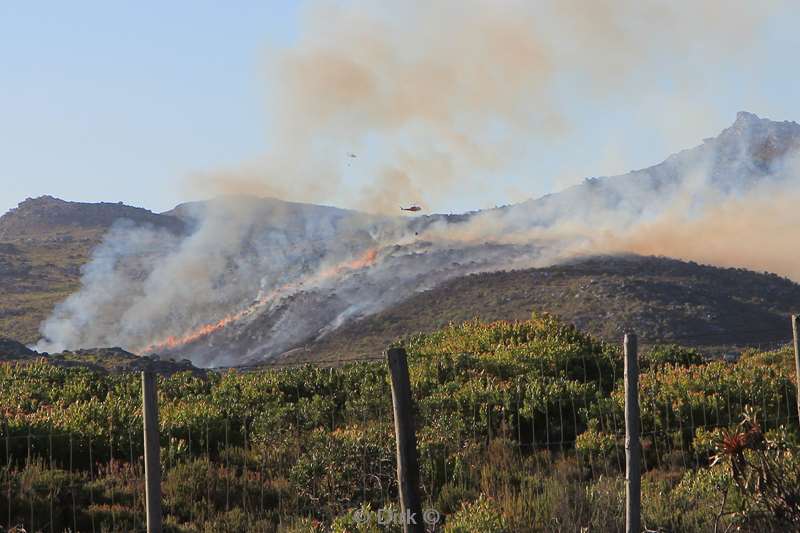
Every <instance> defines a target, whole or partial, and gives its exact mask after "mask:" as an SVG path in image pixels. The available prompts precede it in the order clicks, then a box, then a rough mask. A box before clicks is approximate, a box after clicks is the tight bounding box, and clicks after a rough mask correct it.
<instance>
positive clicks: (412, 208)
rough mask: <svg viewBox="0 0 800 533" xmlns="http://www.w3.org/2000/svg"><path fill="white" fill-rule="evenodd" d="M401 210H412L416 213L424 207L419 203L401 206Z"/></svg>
mask: <svg viewBox="0 0 800 533" xmlns="http://www.w3.org/2000/svg"><path fill="white" fill-rule="evenodd" d="M400 211H411V212H412V213H416V212H417V211H422V208H421V207H420V206H418V205H412V206H411V207H401V208H400Z"/></svg>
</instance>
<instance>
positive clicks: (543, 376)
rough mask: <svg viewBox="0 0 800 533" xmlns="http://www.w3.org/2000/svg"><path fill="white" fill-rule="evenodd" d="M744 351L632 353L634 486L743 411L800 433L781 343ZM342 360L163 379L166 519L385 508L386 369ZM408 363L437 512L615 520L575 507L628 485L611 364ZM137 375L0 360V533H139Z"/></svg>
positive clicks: (275, 525)
mask: <svg viewBox="0 0 800 533" xmlns="http://www.w3.org/2000/svg"><path fill="white" fill-rule="evenodd" d="M673 340H676V339H659V343H661V342H663V341H673ZM686 340H688V339H687V338H682V339H681V341H684V342H685V341H686ZM787 342H788V340H787ZM654 344H656V343H654ZM739 345H740V347H741V348H742V349H743V350H744V351H745V352H746V351H748V350H750V351H752V352H754V354H755V352H761V353H760V354H758V355H757V356H755V355H754V356H753V357H744V358H742V359H741V360H739V361H738V362H735V363H726V362H724V361H716V362H713V363H702V364H701V363H700V362H699V361H693V360H684V359H681V358H685V357H690V355H691V353H690V352H687V351H680V350H677V349H676V350H673V351H672V352H670V351H669V350H667V351H662V352H663V353H662V352H659V353H662V355H663V354H666V355H665V356H664V357H662V358H659V356H658V353H655V352H653V353H654V354H655V355H652V354H651V355H644V354H643V356H642V358H641V376H640V388H639V396H640V405H641V443H642V459H643V468H644V470H645V471H646V472H648V471H651V472H656V471H659V472H675V471H686V470H690V469H696V468H699V467H703V466H707V465H708V464H709V460H710V456H711V454H712V451H713V450H712V447H711V446H712V445H711V439H710V436H711V435H712V434H713V432H714V431H715V430H717V429H719V428H728V427H731V426H734V425H736V424H737V423H738V422H739V420H740V419H741V416H742V414H743V412H744V410H745V406H749V407H750V408H752V409H753V410H755V412H756V415H757V417H758V420H759V421H760V423H761V425H762V428H763V429H764V430H765V431H770V430H774V429H777V428H778V427H780V426H785V427H789V428H792V429H793V430H795V431H796V430H797V429H798V426H799V425H800V424H798V414H797V408H796V405H797V403H796V402H797V400H796V394H797V388H796V384H795V382H794V380H795V379H796V378H795V377H794V374H793V368H792V367H791V365H787V364H783V363H782V362H780V361H783V360H784V359H786V358H783V359H781V358H780V357H779V356H778V354H780V353H783V354H786V353H787V349H786V346H785V345H786V343H785V342H783V341H779V340H776V341H774V342H771V343H764V342H763V340H761V339H759V340H758V341H754V342H752V343H751V344H747V343H740V344H739ZM773 350H777V351H773ZM687 354H689V355H687ZM338 362H339V361H331V362H330V363H331V364H334V363H338ZM347 363H348V366H345V367H330V368H322V367H319V366H309V365H307V364H305V363H303V364H294V363H290V364H282V365H275V366H274V367H273V368H268V369H266V370H265V369H262V370H253V371H250V372H235V371H228V372H223V373H210V374H209V375H208V376H206V377H197V376H191V375H188V374H179V375H176V376H172V377H170V378H162V379H160V382H159V393H160V401H159V403H160V408H159V409H160V439H161V466H162V471H163V475H162V494H163V503H164V514H165V524H167V525H169V526H174V527H184V528H186V529H187V530H190V531H191V530H198V531H203V530H216V531H224V530H230V531H234V530H242V531H244V530H246V531H281V530H290V529H291V528H293V527H294V528H299V529H295V530H297V531H300V530H303V529H302V528H303V527H305V526H308V524H315V523H317V522H320V523H331V522H332V521H333V520H336V519H337V518H340V517H343V516H347V515H348V513H352V511H353V510H354V509H364V508H368V509H372V510H377V509H389V508H396V507H397V503H396V502H397V493H398V491H397V480H396V458H395V442H394V433H393V425H392V424H393V422H392V421H393V414H392V405H391V391H390V387H389V380H388V377H387V372H386V368H385V364H384V362H383V358H378V357H375V356H371V357H365V358H361V359H359V360H350V361H348V362H347ZM409 363H410V366H411V376H412V389H413V395H414V400H415V403H416V413H415V416H416V424H417V440H418V453H419V463H420V469H421V472H420V474H421V488H422V492H423V498H424V500H425V506H426V507H428V508H433V509H436V510H437V511H438V512H440V513H442V515H443V516H444V517H446V516H447V515H449V514H452V513H455V512H457V511H458V507H457V505H456V502H459V501H461V500H463V498H464V497H465V495H469V496H473V497H474V496H475V495H476V494H478V493H483V492H492V493H494V494H498V493H504V494H506V495H507V497H508V498H509V500H508V501H512V502H516V503H515V505H518V507H519V509H518V513H517V516H518V517H520V518H519V519H520V520H521V521H524V522H525V523H527V524H531V523H535V524H538V526H539V527H540V528H544V529H547V528H548V527H549V526H553V524H552V523H547V522H545V521H546V520H551V518H546V517H545V516H544V513H543V511H542V509H541V505H542V499H541V496H542V495H543V494H544V495H547V496H548V497H549V498H550V500H551V503H552V501H554V500H557V499H562V500H563V501H564V502H566V503H564V504H563V505H569V506H570V507H569V513H570V514H571V515H572V516H571V518H570V519H571V520H574V522H575V523H588V522H590V521H592V520H596V518H597V516H596V515H597V514H598V513H601V512H605V513H607V514H609V515H615V516H621V515H622V511H621V505H622V502H620V501H618V499H617V500H614V501H613V502H611V503H612V504H611V506H610V507H609V508H607V509H602V508H598V506H597V502H596V501H589V500H587V499H586V498H584V497H582V496H581V493H585V492H586V489H587V488H588V487H596V486H597V484H598V483H606V484H609V485H611V486H614V487H616V488H617V489H619V488H620V487H621V486H622V483H623V479H624V477H623V476H624V472H625V459H624V436H625V424H624V413H623V405H624V399H623V391H622V358H621V354H620V353H619V352H618V351H609V350H602V349H599V348H598V349H596V350H594V351H592V350H587V349H583V348H580V349H578V348H572V347H570V346H569V345H567V348H566V349H563V348H559V352H558V354H557V355H556V354H555V351H553V353H548V352H547V351H546V350H545V351H544V352H543V353H539V354H529V355H525V354H523V355H520V354H516V353H513V351H512V352H509V353H508V354H507V357H506V356H498V355H496V354H494V355H492V356H491V357H488V356H482V355H480V354H472V353H457V352H437V353H430V352H428V353H426V352H424V351H423V352H421V353H419V354H412V356H411V358H410V360H409ZM139 380H140V376H139V374H134V373H128V374H118V375H113V376H104V375H99V374H93V373H91V372H88V371H84V370H79V369H55V368H49V367H47V365H43V364H34V365H27V366H23V365H10V364H5V365H3V367H2V370H0V386H2V391H3V393H2V394H3V396H2V401H3V415H4V416H3V425H2V434H3V437H2V439H1V440H0V446H2V457H3V459H2V460H3V461H4V462H3V463H2V464H3V471H2V474H3V475H2V481H1V483H2V487H1V488H0V522H4V523H5V526H6V529H7V530H12V528H14V527H18V528H24V529H25V530H26V531H51V532H54V531H67V530H69V531H92V532H97V531H144V530H145V515H144V509H145V508H144V499H145V498H144V486H145V482H144V467H143V451H144V450H143V444H142V443H143V435H142V417H141V403H140V402H141V389H140V386H139ZM532 494H533V495H537V498H531V497H530V495H532ZM617 494H619V491H618V490H617ZM304 524H305V526H304ZM308 527H311V526H308ZM306 530H310V529H306Z"/></svg>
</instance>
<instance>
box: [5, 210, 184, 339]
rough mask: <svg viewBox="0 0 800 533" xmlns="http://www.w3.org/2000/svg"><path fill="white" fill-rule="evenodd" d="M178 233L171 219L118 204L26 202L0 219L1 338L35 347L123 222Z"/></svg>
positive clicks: (179, 223)
mask: <svg viewBox="0 0 800 533" xmlns="http://www.w3.org/2000/svg"><path fill="white" fill-rule="evenodd" d="M121 219H126V220H130V221H132V222H133V223H135V224H139V225H143V224H148V225H152V226H155V227H159V228H163V229H166V230H169V231H172V232H175V233H179V232H182V231H183V228H184V223H183V222H182V221H181V220H179V219H177V218H175V217H171V216H164V215H158V214H155V213H152V212H150V211H148V210H146V209H141V208H138V207H130V206H127V205H124V204H121V203H120V204H113V203H96V204H90V203H80V202H67V201H64V200H60V199H57V198H53V197H50V196H42V197H40V198H33V199H30V198H29V199H27V200H25V201H24V202H22V203H20V204H19V207H17V208H15V209H11V210H10V211H8V212H7V213H6V214H4V215H3V216H2V217H0V293H2V294H3V298H2V300H0V337H3V336H7V337H11V338H14V339H16V340H18V341H21V342H24V343H32V342H35V341H36V340H37V339H38V337H39V335H38V331H39V324H40V323H41V322H42V320H44V319H45V318H46V317H47V316H48V315H49V314H50V312H51V311H52V309H53V307H54V306H55V305H56V304H57V303H58V302H60V301H62V300H63V299H64V298H66V297H67V296H69V295H70V294H71V293H73V292H75V291H76V290H77V289H78V287H79V285H80V276H81V267H82V266H83V265H85V264H86V263H87V262H88V261H89V258H90V256H91V252H92V249H93V248H94V247H95V246H96V245H97V244H98V243H99V242H100V241H101V240H102V238H103V235H104V234H105V233H106V231H107V230H108V229H109V228H110V227H111V226H112V225H113V224H114V223H115V222H116V221H118V220H121Z"/></svg>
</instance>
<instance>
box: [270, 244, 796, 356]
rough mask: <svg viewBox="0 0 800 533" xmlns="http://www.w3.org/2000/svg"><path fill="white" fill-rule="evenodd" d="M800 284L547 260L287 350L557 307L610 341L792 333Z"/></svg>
mask: <svg viewBox="0 0 800 533" xmlns="http://www.w3.org/2000/svg"><path fill="white" fill-rule="evenodd" d="M798 308H800V285H799V284H797V283H794V282H792V281H790V280H787V279H785V278H781V277H779V276H776V275H774V274H768V273H757V272H752V271H748V270H744V269H733V268H717V267H713V266H707V265H699V264H697V263H693V262H685V261H679V260H675V259H668V258H663V257H641V256H634V255H625V256H602V257H590V258H584V259H581V260H576V261H573V262H570V263H566V264H560V265H555V266H551V267H547V268H533V269H525V270H516V271H509V272H492V273H482V274H473V275H469V276H464V277H460V278H456V279H452V280H450V281H447V282H445V283H442V284H440V285H439V286H437V287H435V288H433V289H431V290H428V291H424V292H420V293H418V294H415V295H413V296H411V297H410V298H408V299H406V300H404V301H402V302H400V303H398V304H396V305H393V306H391V307H389V308H387V309H385V310H383V311H381V312H379V313H376V314H374V315H371V316H366V317H363V318H360V319H357V320H353V321H350V322H348V323H346V324H345V325H343V326H342V327H340V328H339V329H337V330H335V331H333V332H331V333H329V334H328V335H325V336H323V337H322V338H320V339H318V340H309V342H308V343H307V345H306V346H305V347H304V349H298V350H294V351H292V352H289V353H287V354H285V355H284V356H283V357H282V358H281V359H282V360H291V361H297V360H305V359H323V360H327V359H331V358H348V357H356V356H359V355H375V354H379V353H381V351H382V350H383V349H385V347H386V346H387V345H388V344H389V343H390V342H392V341H393V340H395V339H397V338H400V337H405V336H409V335H412V334H415V333H417V332H430V331H434V330H436V329H438V328H440V327H443V326H445V325H447V324H448V323H450V322H453V323H459V322H462V321H465V320H471V319H473V318H479V319H481V320H483V321H494V320H526V319H528V318H530V316H531V313H532V312H537V313H541V312H547V313H552V314H555V315H558V316H560V317H562V318H563V319H564V320H566V321H568V322H571V323H573V324H575V325H576V326H578V327H579V328H581V329H584V330H585V331H588V332H591V333H592V334H594V335H596V336H598V337H599V338H602V339H604V340H607V341H611V342H618V341H619V339H620V337H621V335H622V334H623V332H624V331H626V330H628V329H631V330H634V331H636V332H637V333H638V334H639V336H640V338H641V339H642V341H643V342H648V341H649V342H655V341H656V340H659V341H661V340H664V341H668V340H670V339H674V340H675V341H676V342H678V343H680V344H685V345H694V346H705V347H710V346H719V345H727V344H735V343H748V344H749V343H753V342H763V343H770V342H775V341H783V340H788V339H789V338H791V328H790V325H789V318H788V317H789V314H791V313H792V312H797V310H798Z"/></svg>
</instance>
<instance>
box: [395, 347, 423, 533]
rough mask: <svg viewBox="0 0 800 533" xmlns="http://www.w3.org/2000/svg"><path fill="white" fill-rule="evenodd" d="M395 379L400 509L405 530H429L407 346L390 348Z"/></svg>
mask: <svg viewBox="0 0 800 533" xmlns="http://www.w3.org/2000/svg"><path fill="white" fill-rule="evenodd" d="M386 359H387V361H388V363H389V374H390V376H391V381H392V405H393V406H394V434H395V439H396V440H397V484H398V486H399V488H400V512H401V513H402V517H403V532H404V533H425V524H424V523H423V516H422V503H421V500H420V496H419V463H418V462H417V435H416V432H415V429H414V413H413V411H412V409H413V407H412V400H411V382H410V380H409V378H408V361H407V360H406V351H405V349H403V348H389V349H388V350H387V351H386Z"/></svg>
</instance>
